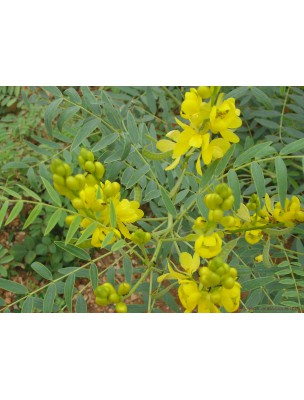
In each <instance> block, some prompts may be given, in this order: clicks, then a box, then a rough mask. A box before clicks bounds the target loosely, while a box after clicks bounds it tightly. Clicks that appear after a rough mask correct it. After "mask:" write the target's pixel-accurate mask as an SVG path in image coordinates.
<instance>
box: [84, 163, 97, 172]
mask: <svg viewBox="0 0 304 400" xmlns="http://www.w3.org/2000/svg"><path fill="white" fill-rule="evenodd" d="M84 169H85V171H88V172H91V173H92V174H93V173H94V172H95V165H94V164H93V162H92V161H86V163H85V164H84Z"/></svg>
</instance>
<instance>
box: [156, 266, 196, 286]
mask: <svg viewBox="0 0 304 400" xmlns="http://www.w3.org/2000/svg"><path fill="white" fill-rule="evenodd" d="M168 270H169V272H167V273H166V274H163V275H160V276H159V277H158V278H157V282H159V283H161V282H162V281H164V280H165V279H176V280H177V281H178V282H181V281H183V280H184V279H187V278H189V276H188V275H186V274H184V273H181V272H176V271H174V269H173V268H172V267H171V266H170V264H168Z"/></svg>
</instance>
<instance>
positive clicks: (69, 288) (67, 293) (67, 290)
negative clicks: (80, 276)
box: [64, 274, 75, 312]
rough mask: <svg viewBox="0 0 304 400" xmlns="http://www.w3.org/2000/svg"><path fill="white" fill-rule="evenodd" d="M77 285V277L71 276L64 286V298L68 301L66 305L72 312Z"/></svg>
mask: <svg viewBox="0 0 304 400" xmlns="http://www.w3.org/2000/svg"><path fill="white" fill-rule="evenodd" d="M74 285H75V275H74V274H72V275H70V276H69V277H68V278H67V280H66V281H65V284H64V298H65V301H66V305H67V307H68V310H69V311H70V312H72V300H73V291H74Z"/></svg>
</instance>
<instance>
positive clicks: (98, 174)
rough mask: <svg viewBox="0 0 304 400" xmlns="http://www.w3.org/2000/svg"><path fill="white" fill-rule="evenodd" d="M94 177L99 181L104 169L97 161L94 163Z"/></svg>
mask: <svg viewBox="0 0 304 400" xmlns="http://www.w3.org/2000/svg"><path fill="white" fill-rule="evenodd" d="M94 165H95V175H96V177H97V178H98V179H101V178H102V177H103V175H104V173H105V168H104V166H103V165H102V164H101V162H99V161H95V163H94Z"/></svg>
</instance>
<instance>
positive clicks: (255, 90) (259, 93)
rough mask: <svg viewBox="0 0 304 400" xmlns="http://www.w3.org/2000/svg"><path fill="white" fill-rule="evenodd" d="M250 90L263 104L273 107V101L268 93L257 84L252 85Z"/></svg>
mask: <svg viewBox="0 0 304 400" xmlns="http://www.w3.org/2000/svg"><path fill="white" fill-rule="evenodd" d="M250 90H251V92H252V94H253V95H254V97H255V98H256V99H257V101H258V102H259V103H261V104H263V105H264V106H265V107H266V108H268V109H273V105H272V102H271V100H270V98H269V97H268V96H267V94H266V93H264V92H263V91H262V90H261V89H259V88H257V87H255V86H251V87H250Z"/></svg>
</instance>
